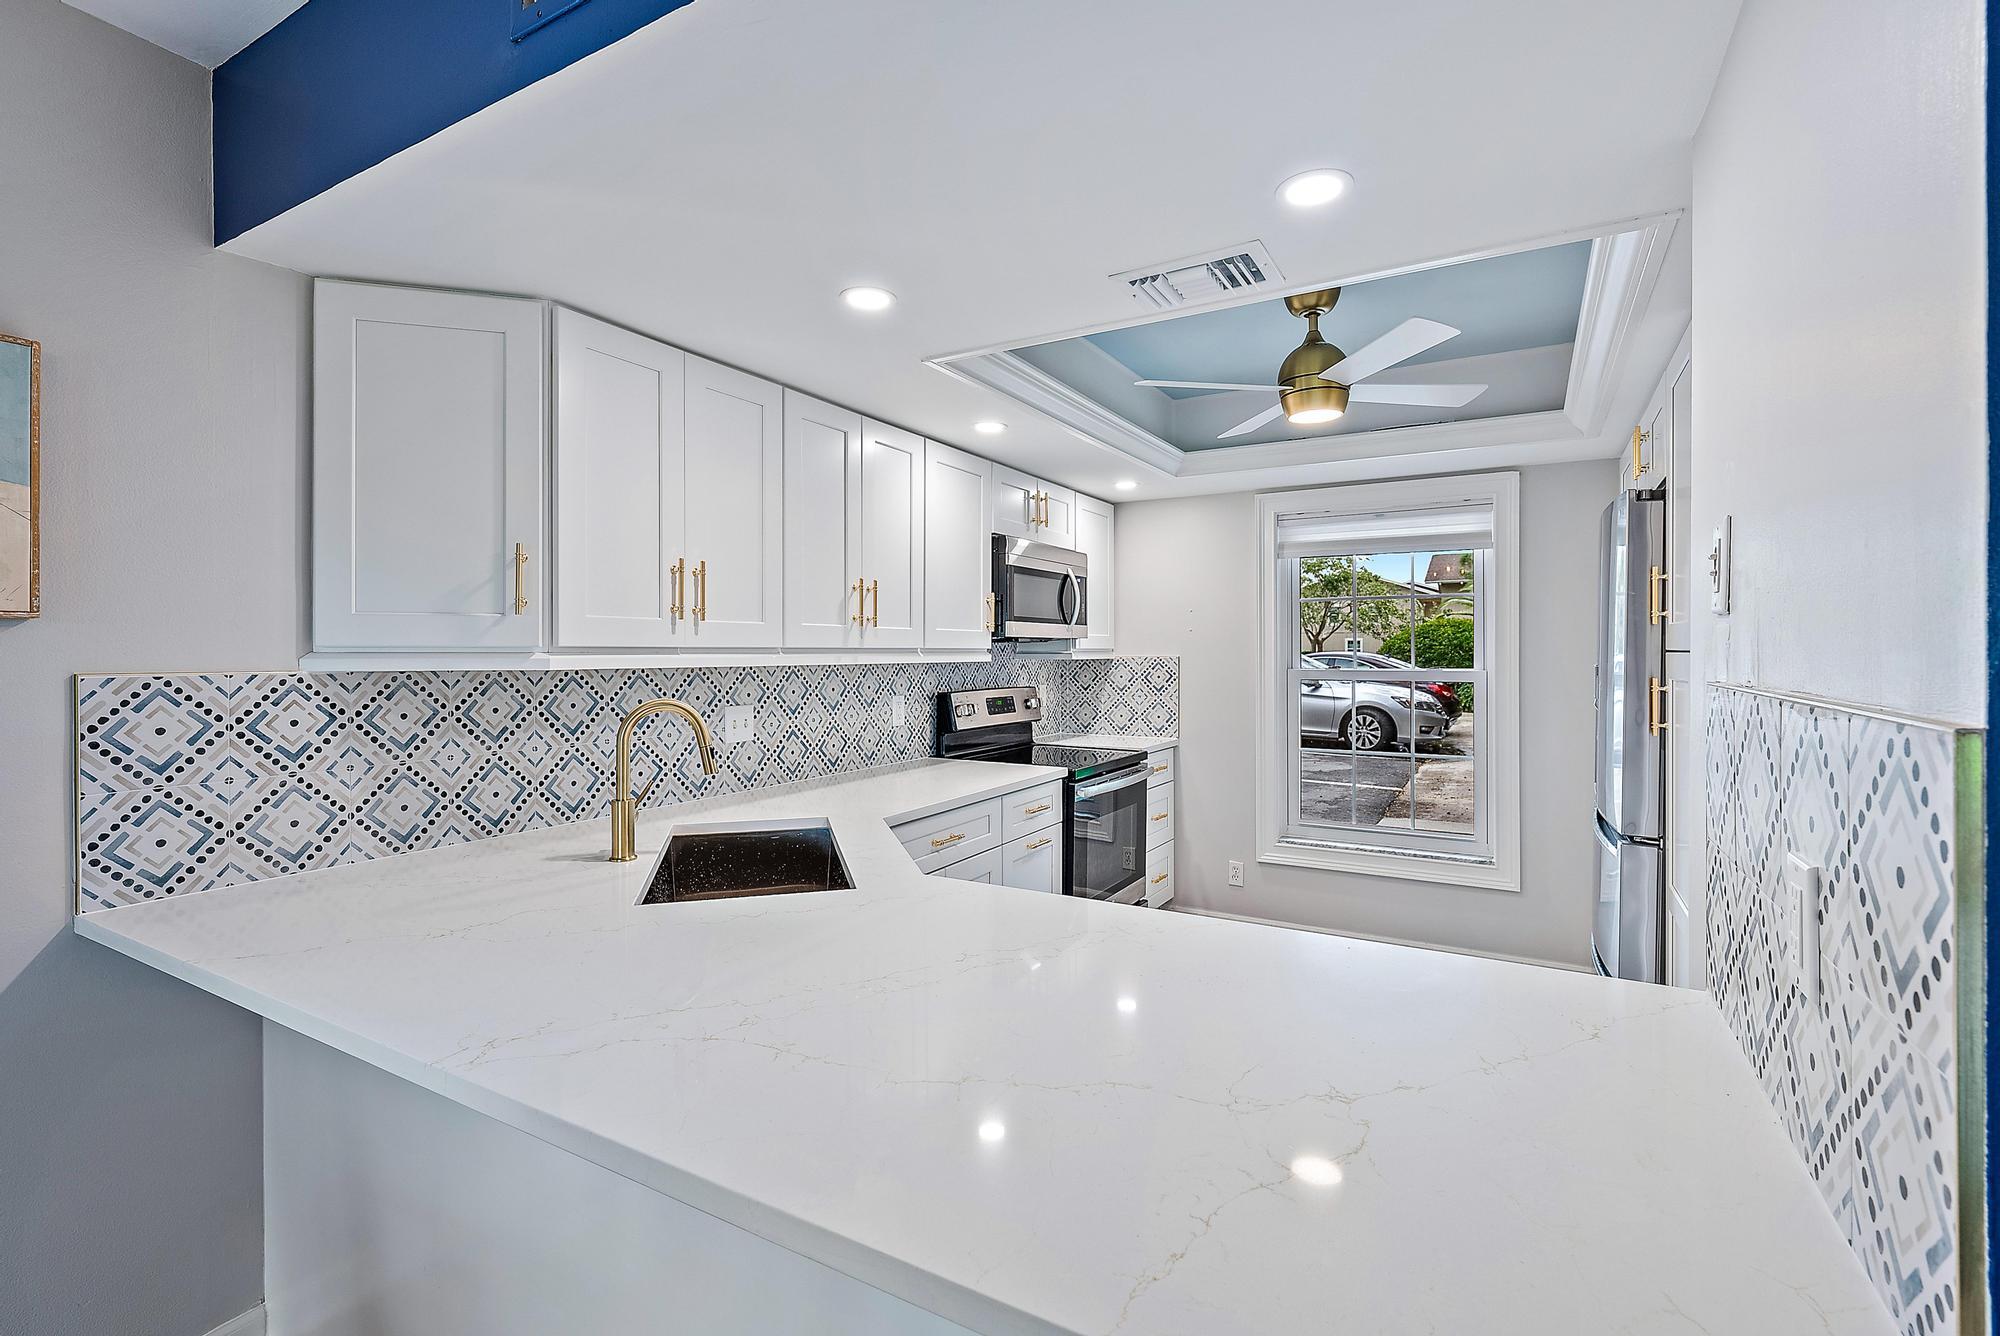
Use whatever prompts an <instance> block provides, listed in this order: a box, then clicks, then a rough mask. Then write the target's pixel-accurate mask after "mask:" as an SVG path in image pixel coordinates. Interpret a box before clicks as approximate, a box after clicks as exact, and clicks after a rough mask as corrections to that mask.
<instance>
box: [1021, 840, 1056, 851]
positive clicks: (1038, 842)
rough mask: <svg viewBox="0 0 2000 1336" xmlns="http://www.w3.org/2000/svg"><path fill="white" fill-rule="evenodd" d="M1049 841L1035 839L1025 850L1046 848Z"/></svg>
mask: <svg viewBox="0 0 2000 1336" xmlns="http://www.w3.org/2000/svg"><path fill="white" fill-rule="evenodd" d="M1051 843H1052V841H1049V840H1036V841H1035V842H1034V843H1033V844H1031V845H1029V846H1028V848H1027V851H1026V852H1028V853H1033V852H1035V850H1037V849H1046V848H1048V847H1049V845H1050V844H1051Z"/></svg>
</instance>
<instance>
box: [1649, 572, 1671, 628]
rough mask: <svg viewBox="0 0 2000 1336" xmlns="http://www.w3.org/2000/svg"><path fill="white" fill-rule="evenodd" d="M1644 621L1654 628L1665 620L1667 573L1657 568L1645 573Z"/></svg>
mask: <svg viewBox="0 0 2000 1336" xmlns="http://www.w3.org/2000/svg"><path fill="white" fill-rule="evenodd" d="M1646 620H1647V621H1649V622H1651V623H1652V624H1653V625H1654V626H1658V625H1659V624H1660V623H1661V622H1664V621H1665V620H1667V573H1666V572H1665V571H1663V570H1661V569H1660V568H1659V567H1658V566H1655V567H1653V568H1652V569H1651V570H1649V571H1647V573H1646Z"/></svg>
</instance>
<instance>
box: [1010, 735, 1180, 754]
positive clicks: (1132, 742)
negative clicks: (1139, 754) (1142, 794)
mask: <svg viewBox="0 0 2000 1336" xmlns="http://www.w3.org/2000/svg"><path fill="white" fill-rule="evenodd" d="M1035 741H1037V742H1057V743H1061V744H1062V745H1063V746H1065V747H1103V748H1106V749H1107V750H1111V751H1158V750H1160V749H1161V748H1162V747H1172V746H1174V745H1176V744H1177V743H1179V742H1180V739H1179V738H1159V737H1146V736H1143V735H1141V734H1138V733H1056V734H1053V735H1051V736H1049V737H1038V738H1036V739H1035Z"/></svg>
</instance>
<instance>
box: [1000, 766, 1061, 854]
mask: <svg viewBox="0 0 2000 1336" xmlns="http://www.w3.org/2000/svg"><path fill="white" fill-rule="evenodd" d="M1000 802H1001V804H1002V806H1003V808H1004V812H1003V815H1002V816H1001V820H1000V834H1001V838H1002V839H1007V840H1011V839H1013V838H1015V837H1016V836H1019V835H1026V834H1027V833H1028V832H1029V831H1031V830H1041V829H1042V828H1044V827H1046V826H1053V825H1056V824H1057V823H1059V822H1060V821H1061V820H1062V781H1061V780H1059V779H1058V780H1052V781H1050V782H1049V783H1047V784H1043V785H1041V786H1040V787H1038V788H1032V789H1023V790H1022V791H1021V792H1019V793H1010V794H1008V795H1006V796H1005V797H1003V798H1002V799H1001V800H1000Z"/></svg>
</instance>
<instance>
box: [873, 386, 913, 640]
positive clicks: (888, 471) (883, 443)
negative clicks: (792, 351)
mask: <svg viewBox="0 0 2000 1336" xmlns="http://www.w3.org/2000/svg"><path fill="white" fill-rule="evenodd" d="M923 517H924V441H923V438H922V437H921V436H916V435H913V434H912V433H910V432H907V431H902V430H899V429H898V428H895V427H888V426H884V425H883V424H881V423H879V422H863V424H862V434H861V566H860V570H859V575H860V578H861V579H863V580H865V581H866V582H867V589H868V613H867V615H868V623H867V625H866V626H864V627H863V628H862V631H861V644H862V646H863V647H864V648H868V649H916V648H918V647H919V646H921V645H922V644H923V638H924V518H923Z"/></svg>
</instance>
